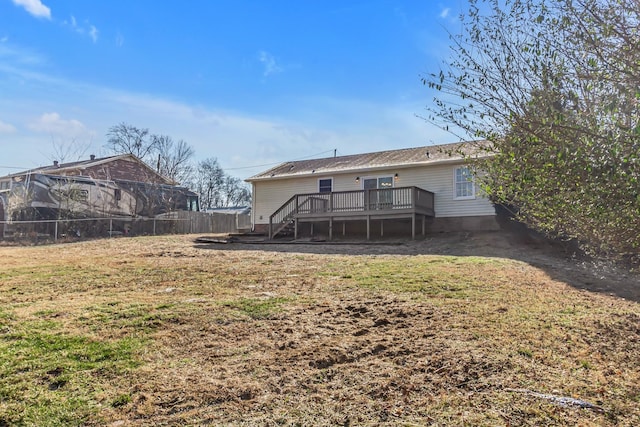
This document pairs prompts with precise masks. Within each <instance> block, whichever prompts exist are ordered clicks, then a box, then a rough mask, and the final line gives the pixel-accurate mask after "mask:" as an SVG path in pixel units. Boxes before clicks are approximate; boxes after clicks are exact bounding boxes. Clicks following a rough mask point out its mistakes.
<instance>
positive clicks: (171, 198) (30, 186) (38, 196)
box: [0, 154, 198, 237]
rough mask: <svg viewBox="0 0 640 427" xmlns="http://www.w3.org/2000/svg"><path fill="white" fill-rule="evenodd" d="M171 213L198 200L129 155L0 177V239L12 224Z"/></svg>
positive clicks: (192, 207)
mask: <svg viewBox="0 0 640 427" xmlns="http://www.w3.org/2000/svg"><path fill="white" fill-rule="evenodd" d="M175 210H198V195H197V194H196V193H193V192H191V191H189V190H188V189H186V188H184V187H180V186H179V185H177V183H175V182H173V181H172V180H170V179H168V178H166V177H164V176H162V175H160V174H159V173H157V172H156V171H155V170H154V169H153V168H151V167H149V166H148V165H147V164H146V163H145V162H143V161H142V160H140V159H139V158H137V157H136V156H134V155H132V154H122V155H116V156H109V157H103V158H96V157H95V156H93V155H91V156H90V157H89V158H88V159H85V160H80V161H76V162H70V163H59V162H57V161H55V162H53V164H51V165H47V166H43V167H39V168H35V169H30V170H27V171H24V172H19V173H15V174H11V175H7V176H3V177H0V237H3V236H5V234H7V232H8V231H10V230H8V229H10V228H11V223H12V222H16V221H43V222H44V224H46V221H48V220H58V219H79V218H110V217H114V218H115V217H117V218H134V217H154V216H156V215H159V214H163V213H166V212H170V211H175ZM42 227H45V228H46V225H43V226H42ZM42 227H41V228H42ZM44 231H46V230H44Z"/></svg>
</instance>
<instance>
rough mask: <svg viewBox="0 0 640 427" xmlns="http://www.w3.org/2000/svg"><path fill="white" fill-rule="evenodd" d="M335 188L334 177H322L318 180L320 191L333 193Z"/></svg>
mask: <svg viewBox="0 0 640 427" xmlns="http://www.w3.org/2000/svg"><path fill="white" fill-rule="evenodd" d="M332 190H333V178H321V179H319V180H318V193H331V191H332Z"/></svg>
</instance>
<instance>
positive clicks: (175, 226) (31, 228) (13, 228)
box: [0, 211, 251, 242]
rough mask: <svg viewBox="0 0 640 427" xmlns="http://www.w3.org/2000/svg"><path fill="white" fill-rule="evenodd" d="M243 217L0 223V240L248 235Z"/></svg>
mask: <svg viewBox="0 0 640 427" xmlns="http://www.w3.org/2000/svg"><path fill="white" fill-rule="evenodd" d="M250 228H251V218H250V216H249V215H243V214H234V215H229V214H210V213H205V212H187V211H185V212H170V213H168V214H164V215H162V216H159V217H155V218H145V217H136V218H131V217H111V218H74V219H47V220H35V221H0V238H1V239H3V240H9V241H31V242H38V241H54V242H56V241H59V240H63V239H64V240H76V239H85V238H100V237H115V236H144V235H160V234H188V233H237V232H244V231H249V230H250Z"/></svg>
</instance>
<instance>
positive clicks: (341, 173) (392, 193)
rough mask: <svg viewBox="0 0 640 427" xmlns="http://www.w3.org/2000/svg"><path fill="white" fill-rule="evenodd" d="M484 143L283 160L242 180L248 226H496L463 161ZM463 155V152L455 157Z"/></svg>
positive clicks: (392, 230)
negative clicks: (246, 187)
mask: <svg viewBox="0 0 640 427" xmlns="http://www.w3.org/2000/svg"><path fill="white" fill-rule="evenodd" d="M487 144H488V143H487V142H486V141H472V142H464V143H456V144H446V145H436V146H427V147H418V148H407V149H401V150H389V151H381V152H376V153H366V154H357V155H352V156H340V157H330V158H324V159H313V160H302V161H294V162H286V163H282V164H281V165H278V166H276V167H274V168H272V169H269V170H267V171H265V172H262V173H260V174H258V175H255V176H253V177H251V178H248V179H247V180H246V181H247V182H250V183H251V184H252V187H253V206H252V222H253V227H254V230H255V231H258V232H265V233H268V235H269V236H270V237H271V238H273V237H276V236H278V235H281V234H284V233H286V232H287V231H288V232H290V233H292V234H293V235H294V237H296V238H297V237H299V236H300V235H312V236H313V235H317V234H321V235H324V236H327V237H328V238H329V239H331V238H333V237H334V236H336V235H343V236H346V235H356V234H360V235H363V236H364V235H366V237H367V239H368V238H370V237H371V235H372V234H374V235H380V236H385V235H392V234H410V235H411V236H412V238H415V235H416V233H417V232H418V231H419V232H420V233H421V234H423V235H424V234H425V233H426V232H427V231H429V232H434V231H456V230H489V229H497V228H498V224H497V222H496V212H495V208H494V206H493V204H492V203H491V202H490V201H489V200H488V199H487V198H486V197H485V196H484V195H483V194H481V192H480V191H479V188H478V186H477V185H476V183H475V181H474V180H475V178H474V174H473V173H472V171H471V169H470V167H471V165H470V164H469V163H468V161H465V158H467V159H468V158H469V157H471V158H473V157H482V156H486V155H487V154H486V153H487V150H486V147H487ZM463 154H464V156H463Z"/></svg>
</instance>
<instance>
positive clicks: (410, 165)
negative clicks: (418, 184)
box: [245, 157, 467, 182]
mask: <svg viewBox="0 0 640 427" xmlns="http://www.w3.org/2000/svg"><path fill="white" fill-rule="evenodd" d="M465 161H467V159H463V158H461V157H458V158H451V159H444V160H437V161H430V162H422V163H404V164H397V165H389V166H372V167H362V168H354V169H334V170H326V171H320V172H314V173H312V172H304V173H300V174H291V175H277V176H265V177H262V178H247V179H245V181H246V182H260V181H275V180H282V179H295V178H309V177H323V176H329V175H348V174H354V173H368V172H378V171H383V170H389V169H409V168H417V167H431V166H437V165H446V164H455V163H464V162H465Z"/></svg>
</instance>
